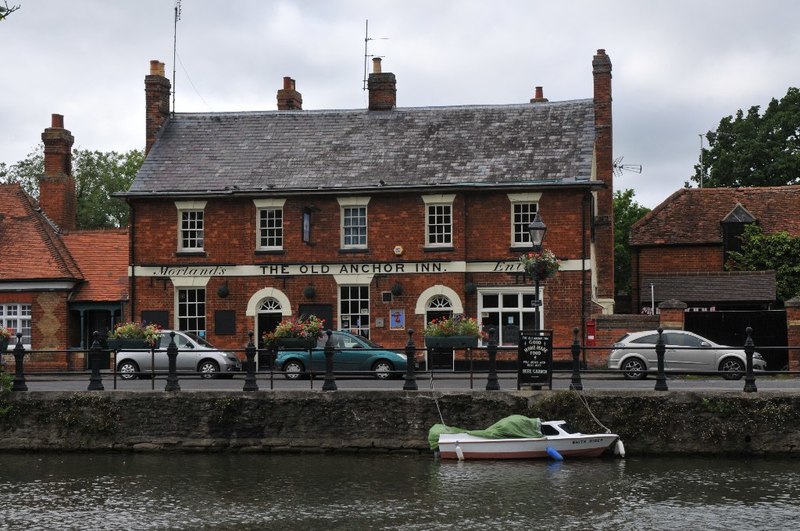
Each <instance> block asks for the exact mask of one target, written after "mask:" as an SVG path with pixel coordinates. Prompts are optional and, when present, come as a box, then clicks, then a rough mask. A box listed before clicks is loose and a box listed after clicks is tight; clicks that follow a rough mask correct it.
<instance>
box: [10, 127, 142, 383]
mask: <svg viewBox="0 0 800 531" xmlns="http://www.w3.org/2000/svg"><path fill="white" fill-rule="evenodd" d="M42 141H43V142H44V165H45V173H44V175H43V176H42V177H41V178H40V179H39V201H38V202H37V201H35V200H34V199H33V198H32V197H30V196H29V195H28V194H27V193H26V192H25V191H24V190H23V189H22V187H21V186H20V185H19V184H4V185H0V206H1V207H2V208H1V209H0V325H2V326H5V327H6V328H9V329H12V330H13V331H14V332H15V333H16V332H21V333H22V342H23V345H24V346H25V348H26V349H34V350H60V351H66V350H67V349H69V348H80V347H85V346H87V345H90V344H91V343H90V341H91V334H92V332H93V331H95V330H97V331H101V332H103V331H105V330H107V329H109V328H111V327H112V326H113V324H114V323H115V322H117V321H118V320H119V319H121V316H122V314H123V313H124V311H125V310H124V305H125V303H126V302H127V298H128V296H127V293H128V285H127V281H126V279H127V258H128V231H127V230H76V229H75V220H76V217H75V209H76V204H77V199H76V190H75V181H74V179H73V177H72V143H73V137H72V134H71V133H70V132H69V131H68V130H66V129H64V118H63V116H61V115H58V114H54V115H52V122H51V127H48V128H47V129H45V130H44V132H43V133H42ZM15 345H16V340H13V341H12V342H11V345H9V348H13V347H14V346H15ZM59 359H60V360H63V359H64V357H63V354H53V355H52V359H51V360H49V361H50V362H52V365H53V366H55V367H58V366H59V362H58V360H59ZM35 360H36V361H37V362H39V363H40V365H41V364H45V363H47V362H48V360H47V356H45V355H37V356H36V358H35Z"/></svg>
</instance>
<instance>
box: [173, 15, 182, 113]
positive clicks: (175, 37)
mask: <svg viewBox="0 0 800 531" xmlns="http://www.w3.org/2000/svg"><path fill="white" fill-rule="evenodd" d="M180 19H181V0H175V27H174V29H173V31H172V113H173V114H175V57H176V55H177V49H178V21H179V20H180Z"/></svg>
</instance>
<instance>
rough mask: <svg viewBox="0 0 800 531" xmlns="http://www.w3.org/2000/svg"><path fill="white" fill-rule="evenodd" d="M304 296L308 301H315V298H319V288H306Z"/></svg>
mask: <svg viewBox="0 0 800 531" xmlns="http://www.w3.org/2000/svg"><path fill="white" fill-rule="evenodd" d="M303 296H304V297H305V298H306V299H313V298H314V297H316V296H317V288H315V287H314V286H306V287H305V289H304V290H303Z"/></svg>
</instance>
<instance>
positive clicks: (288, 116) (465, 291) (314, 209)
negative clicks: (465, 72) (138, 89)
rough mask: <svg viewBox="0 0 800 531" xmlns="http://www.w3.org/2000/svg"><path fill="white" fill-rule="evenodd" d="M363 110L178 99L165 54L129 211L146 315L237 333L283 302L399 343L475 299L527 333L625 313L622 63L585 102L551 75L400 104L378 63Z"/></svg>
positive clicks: (151, 96) (465, 309)
mask: <svg viewBox="0 0 800 531" xmlns="http://www.w3.org/2000/svg"><path fill="white" fill-rule="evenodd" d="M373 66H374V71H373V73H371V74H370V75H369V80H368V89H369V106H368V108H367V109H356V110H314V111H309V110H303V109H302V96H301V94H300V93H299V92H298V91H297V89H296V85H295V81H294V80H293V79H291V78H288V77H287V78H284V83H283V88H281V89H280V90H278V94H277V104H278V110H277V111H263V112H224V113H170V111H169V95H170V83H169V81H168V80H167V78H166V77H165V76H164V65H163V63H159V62H158V61H152V62H151V72H150V75H148V76H146V77H145V93H146V123H147V147H146V151H147V157H146V160H145V162H144V164H143V166H142V168H141V169H140V171H139V173H138V175H137V177H136V179H135V181H134V183H133V185H132V187H131V188H130V190H129V191H128V192H127V193H126V194H125V197H126V200H127V201H128V203H129V205H130V208H131V227H130V237H131V261H130V271H129V273H130V293H131V302H132V306H131V307H132V312H133V315H134V317H135V318H137V319H145V320H149V321H157V322H161V323H162V324H164V325H166V326H170V327H175V328H178V329H182V330H189V331H195V332H198V333H199V334H200V335H204V336H206V337H207V338H208V339H209V340H210V341H211V342H212V343H214V344H215V345H218V346H221V347H228V348H234V347H237V348H238V347H241V346H242V342H243V338H245V337H246V334H247V332H248V331H249V330H253V331H255V332H256V334H257V336H260V335H261V334H262V333H264V332H265V331H269V330H271V329H273V328H274V326H275V325H276V324H277V323H278V322H279V321H280V320H281V319H282V318H285V317H288V316H300V315H303V314H308V313H314V314H316V315H318V316H320V317H323V318H324V319H326V321H327V324H328V326H330V327H331V328H338V329H347V330H352V331H354V332H356V333H360V334H363V335H365V336H368V337H370V338H372V339H374V340H375V341H377V342H378V343H381V344H383V345H385V346H388V347H396V348H397V347H402V346H404V345H405V344H406V342H407V341H408V335H407V330H408V329H409V328H413V329H414V330H417V331H420V332H419V333H418V334H417V335H416V336H415V337H414V339H415V340H416V342H417V345H421V344H422V337H420V336H421V330H422V329H423V328H424V326H425V323H426V322H427V321H428V320H430V319H431V318H433V317H438V316H442V315H447V314H453V313H455V314H460V313H464V314H466V315H468V316H473V317H478V318H479V319H480V320H481V321H482V323H483V325H484V326H485V327H486V328H489V327H493V328H496V329H497V333H498V336H499V343H500V344H501V345H507V346H511V345H516V342H517V334H518V331H519V329H520V327H523V328H533V327H534V326H535V323H534V316H535V311H534V307H533V304H532V301H533V300H534V299H535V298H536V297H537V296H538V298H539V300H541V301H543V306H542V307H541V313H540V316H541V318H540V321H541V322H540V323H539V325H540V326H541V327H544V328H547V329H552V330H553V331H554V343H555V344H556V345H565V344H568V343H570V342H571V340H572V329H573V327H576V326H577V327H579V328H583V326H584V324H583V323H584V322H585V321H586V319H588V318H590V317H591V316H593V315H597V314H602V313H612V312H613V285H614V282H613V270H614V265H613V219H612V196H613V182H612V178H613V172H612V122H611V62H610V59H609V57H608V55H606V53H605V51H604V50H598V52H597V54H596V55H595V56H594V58H593V61H592V66H593V75H594V94H593V97H592V98H588V99H583V100H574V101H561V102H551V101H548V100H547V99H545V98H544V97H543V94H542V90H541V88H540V87H537V88H536V91H535V96H534V97H533V98H531V99H530V101H528V102H525V103H520V104H509V105H476V106H453V107H422V108H401V107H397V98H396V94H397V85H396V83H397V82H396V78H395V75H394V74H392V73H387V72H382V71H381V68H380V60H379V59H377V60H375V61H374V64H373ZM537 212H538V213H539V214H540V216H541V217H542V218H543V220H544V221H545V223H546V224H547V227H548V231H547V236H546V240H545V247H546V248H548V249H551V250H552V251H553V252H554V253H555V254H556V256H557V257H558V258H559V259H560V260H561V262H562V268H561V271H560V272H559V273H558V274H557V275H556V276H555V277H552V278H550V279H548V280H546V281H543V282H541V284H540V290H539V291H540V292H539V293H538V294H534V287H533V285H532V283H531V281H530V280H529V279H528V280H526V278H525V276H524V275H523V274H522V271H521V269H520V267H519V264H518V262H517V258H518V256H519V255H520V254H522V253H523V252H525V251H528V250H530V242H529V237H528V234H527V225H528V223H529V222H530V221H532V219H533V216H534V215H535V214H536V213H537Z"/></svg>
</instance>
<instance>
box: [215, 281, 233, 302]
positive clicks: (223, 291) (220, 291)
mask: <svg viewBox="0 0 800 531" xmlns="http://www.w3.org/2000/svg"><path fill="white" fill-rule="evenodd" d="M230 293H231V292H230V290H229V289H228V281H227V280H226V281H225V284H223V285H221V286H220V287H218V288H217V296H218V297H219V298H221V299H224V298H225V297H227V296H228V295H230Z"/></svg>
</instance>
